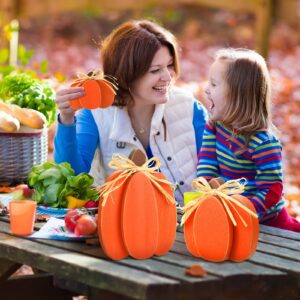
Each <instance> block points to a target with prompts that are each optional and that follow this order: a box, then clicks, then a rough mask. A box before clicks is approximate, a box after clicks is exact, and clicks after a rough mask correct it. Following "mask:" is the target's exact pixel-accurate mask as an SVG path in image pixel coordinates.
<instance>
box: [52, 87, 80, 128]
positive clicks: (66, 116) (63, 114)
mask: <svg viewBox="0 0 300 300" xmlns="http://www.w3.org/2000/svg"><path fill="white" fill-rule="evenodd" d="M84 95H85V92H84V88H83V87H71V88H66V89H62V90H60V91H58V92H57V94H56V104H57V107H58V110H59V113H60V121H61V123H62V124H65V125H69V124H72V123H74V115H75V110H74V109H73V108H72V107H71V105H70V100H72V99H76V98H80V97H82V96H84Z"/></svg>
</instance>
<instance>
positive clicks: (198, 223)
mask: <svg viewBox="0 0 300 300" xmlns="http://www.w3.org/2000/svg"><path fill="white" fill-rule="evenodd" d="M193 188H195V189H196V190H197V192H195V199H193V200H192V201H189V202H188V203H187V205H186V206H185V207H184V210H185V214H184V215H183V218H182V224H184V239H185V242H186V245H187V248H188V250H189V251H190V253H191V254H193V255H194V256H197V257H201V258H204V259H206V260H209V261H216V262H218V261H224V260H228V259H229V260H233V261H243V260H246V259H248V258H249V257H251V256H252V255H253V254H254V252H255V250H256V246H257V242H258V233H259V223H258V218H257V214H256V213H255V208H254V206H253V204H252V203H251V202H250V201H249V200H248V199H247V198H246V197H243V196H241V195H239V193H241V192H243V189H244V186H243V185H242V184H241V183H240V181H239V180H231V181H228V182H225V183H224V184H222V185H220V186H219V187H216V188H215V189H214V188H211V186H210V185H209V183H208V182H207V181H206V180H205V179H204V178H202V177H200V178H198V179H196V180H194V182H193ZM229 195H232V196H229ZM189 197H190V194H189Z"/></svg>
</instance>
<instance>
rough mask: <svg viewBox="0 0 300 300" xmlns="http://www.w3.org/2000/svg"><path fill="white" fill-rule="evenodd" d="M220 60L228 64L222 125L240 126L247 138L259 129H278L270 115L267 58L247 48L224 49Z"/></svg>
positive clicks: (269, 82)
mask: <svg viewBox="0 0 300 300" xmlns="http://www.w3.org/2000/svg"><path fill="white" fill-rule="evenodd" d="M216 59H217V60H223V61H224V62H226V64H227V69H226V71H225V75H224V76H225V81H226V84H227V95H226V100H227V103H226V105H225V114H224V118H223V124H224V125H225V126H227V127H229V128H234V129H237V131H238V133H239V134H241V135H242V136H244V138H245V140H246V144H245V147H244V148H242V149H241V151H238V152H237V153H241V152H244V151H245V150H246V148H247V147H248V144H249V141H250V138H251V136H252V135H253V134H255V133H257V132H259V131H267V130H270V131H273V132H274V131H276V128H275V126H274V125H273V123H272V117H271V107H270V106H271V105H270V104H271V79H270V74H269V71H268V68H267V65H266V62H265V60H264V58H263V57H262V56H261V55H260V54H258V53H257V52H255V51H252V50H248V49H231V48H229V49H221V50H219V51H218V52H217V54H216Z"/></svg>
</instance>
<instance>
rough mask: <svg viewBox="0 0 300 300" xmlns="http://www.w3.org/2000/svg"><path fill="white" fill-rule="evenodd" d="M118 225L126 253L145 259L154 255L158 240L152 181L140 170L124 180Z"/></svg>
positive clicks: (156, 213) (156, 212)
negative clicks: (119, 223) (120, 216)
mask: <svg viewBox="0 0 300 300" xmlns="http://www.w3.org/2000/svg"><path fill="white" fill-rule="evenodd" d="M122 226H123V238H124V244H125V246H126V249H127V251H128V253H129V255H130V256H132V257H134V258H136V259H146V258H149V257H151V256H153V255H154V253H155V251H156V249H157V243H158V211H157V205H156V200H155V192H154V189H153V186H152V183H151V181H150V179H148V178H147V177H146V176H145V175H144V174H143V173H141V172H137V173H135V174H134V175H132V177H131V179H130V181H129V183H128V186H127V189H126V192H125V197H124V202H123V216H122Z"/></svg>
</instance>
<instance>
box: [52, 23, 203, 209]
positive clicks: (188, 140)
mask: <svg viewBox="0 0 300 300" xmlns="http://www.w3.org/2000/svg"><path fill="white" fill-rule="evenodd" d="M101 54H102V61H103V71H104V74H105V75H108V76H112V77H114V78H115V79H116V81H117V83H118V91H117V96H116V98H115V101H114V104H113V106H112V107H109V108H106V109H95V110H86V109H82V110H80V111H79V113H78V114H77V115H76V117H75V111H74V110H73V109H72V108H71V107H70V104H69V100H71V99H75V98H78V97H82V96H83V95H84V91H83V88H81V87H76V88H67V89H64V90H61V91H59V92H58V93H57V105H58V108H59V111H60V114H59V117H58V128H57V133H56V137H55V144H54V145H55V149H54V159H55V161H56V162H63V161H67V162H69V163H70V164H71V166H72V167H73V168H74V169H75V172H76V173H80V172H89V171H90V172H91V174H92V175H93V176H94V177H95V182H96V183H97V184H100V183H102V182H103V181H104V180H105V178H106V177H107V176H108V175H109V174H111V173H112V171H113V170H112V169H110V168H109V167H108V162H109V161H110V160H111V158H112V154H113V153H120V154H122V155H125V156H128V155H129V154H130V153H131V151H132V150H133V149H141V150H143V151H144V152H145V153H146V154H147V157H148V158H151V157H152V156H155V157H158V158H159V159H160V161H161V168H160V170H161V172H162V173H164V175H165V176H166V177H167V178H168V180H169V181H171V182H173V183H174V182H177V183H178V187H179V188H178V189H177V191H176V193H175V197H176V199H177V201H178V202H179V204H182V201H183V192H184V191H187V190H190V189H191V182H192V180H193V179H194V178H195V177H196V164H197V151H198V150H199V148H200V146H201V142H202V133H203V129H204V126H205V121H206V116H207V113H206V111H205V109H204V108H203V106H202V105H201V104H200V103H199V102H197V101H196V100H195V99H194V98H193V97H192V95H190V94H189V93H188V92H186V91H183V90H181V89H179V88H177V87H175V86H173V81H174V79H175V77H176V76H178V73H179V66H178V53H177V44H176V40H175V38H174V36H173V35H172V34H171V33H170V32H169V31H167V30H165V29H163V28H162V27H160V26H159V25H157V24H155V23H153V22H150V21H130V22H127V23H124V24H122V25H121V26H120V27H118V28H117V29H116V30H115V31H113V32H112V33H111V34H110V35H109V36H108V37H107V38H106V39H105V40H104V43H103V45H102V49H101ZM96 150H99V151H96ZM97 152H98V153H99V159H94V158H95V153H97ZM92 162H93V164H92Z"/></svg>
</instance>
